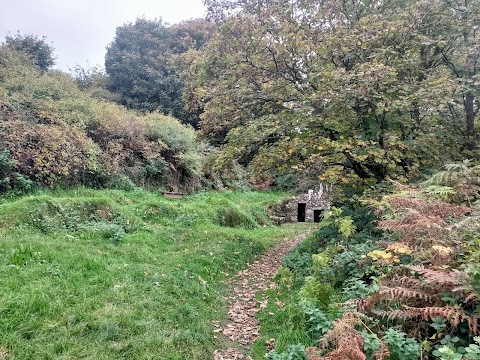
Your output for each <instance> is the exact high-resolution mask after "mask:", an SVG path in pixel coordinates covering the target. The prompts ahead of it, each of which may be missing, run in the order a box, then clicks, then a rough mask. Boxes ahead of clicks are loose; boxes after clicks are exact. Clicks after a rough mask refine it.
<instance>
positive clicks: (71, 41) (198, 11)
mask: <svg viewBox="0 0 480 360" xmlns="http://www.w3.org/2000/svg"><path fill="white" fill-rule="evenodd" d="M204 15H205V8H204V6H203V2H202V0H172V1H169V0H0V42H3V41H4V40H5V35H6V34H7V33H8V32H11V33H12V34H15V33H16V32H17V30H19V31H20V32H21V33H22V34H27V33H31V34H34V35H38V36H39V37H42V36H46V37H47V40H48V41H49V42H50V43H52V45H53V47H54V48H55V54H56V56H57V67H58V68H60V69H62V70H65V71H67V70H68V69H69V68H73V66H75V65H77V64H79V65H81V66H87V65H88V66H94V65H101V66H102V67H103V63H104V56H105V47H106V46H107V45H108V44H109V43H110V42H111V41H112V40H113V37H114V35H115V29H116V28H117V27H118V26H120V25H123V24H124V23H126V22H130V21H134V20H135V19H136V18H137V17H145V18H147V19H154V18H162V20H163V21H164V22H167V23H170V24H173V23H177V22H179V21H181V20H187V19H191V18H197V17H203V16H204Z"/></svg>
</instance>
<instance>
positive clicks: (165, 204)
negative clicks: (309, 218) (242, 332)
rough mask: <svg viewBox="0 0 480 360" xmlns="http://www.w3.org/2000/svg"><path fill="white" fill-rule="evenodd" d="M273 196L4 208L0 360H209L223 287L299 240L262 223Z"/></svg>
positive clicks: (0, 221) (87, 194) (67, 196)
mask: <svg viewBox="0 0 480 360" xmlns="http://www.w3.org/2000/svg"><path fill="white" fill-rule="evenodd" d="M283 196H284V195H282V194H275V193H253V192H245V193H228V192H227V193H204V194H198V195H195V196H190V197H187V198H185V199H182V200H168V199H165V198H163V197H162V196H161V195H159V194H155V193H149V192H121V191H94V190H83V189H82V190H75V191H73V190H72V191H67V192H56V193H47V194H43V195H35V196H30V197H23V198H18V199H15V200H10V201H4V203H2V204H1V205H0V228H1V232H0V283H1V284H2V291H1V293H0V358H2V356H3V358H9V359H53V358H55V359H72V358H88V359H122V358H124V359H208V358H210V357H211V354H212V351H213V350H214V346H215V345H214V341H215V339H214V333H213V328H212V324H211V321H212V320H214V319H219V318H222V316H224V315H225V314H224V310H223V309H224V308H223V300H222V297H221V294H222V292H223V291H224V290H225V289H224V285H223V281H224V280H225V279H227V278H228V277H229V276H231V275H233V274H234V273H235V272H236V271H238V270H239V269H240V268H242V267H244V266H245V265H246V263H247V262H248V261H250V260H251V259H252V258H254V257H255V256H256V255H258V254H259V253H260V252H262V251H263V250H265V249H266V248H267V247H269V246H270V245H272V244H274V243H275V242H277V241H279V240H281V239H282V238H285V237H288V236H293V235H294V234H295V233H297V232H298V231H299V230H298V227H295V226H288V227H280V228H276V227H273V226H271V225H270V223H269V220H268V218H267V217H266V215H265V213H264V207H265V205H266V204H267V203H271V202H275V201H280V200H281V199H282V198H283ZM2 354H4V355H2Z"/></svg>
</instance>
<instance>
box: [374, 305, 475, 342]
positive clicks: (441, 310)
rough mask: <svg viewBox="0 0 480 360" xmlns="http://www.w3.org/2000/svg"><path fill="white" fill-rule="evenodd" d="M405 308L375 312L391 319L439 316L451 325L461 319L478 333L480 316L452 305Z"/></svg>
mask: <svg viewBox="0 0 480 360" xmlns="http://www.w3.org/2000/svg"><path fill="white" fill-rule="evenodd" d="M403 308H404V309H405V310H390V311H383V310H375V311H372V312H373V313H374V314H376V315H378V316H382V317H386V318H387V319H389V320H395V319H402V320H406V319H411V318H421V319H423V320H424V321H429V320H431V321H433V320H434V319H435V318H436V317H437V316H439V317H441V318H442V319H445V320H447V321H448V322H449V323H450V324H451V325H453V326H458V324H459V323H460V322H461V321H465V322H467V324H468V327H469V330H470V333H471V334H475V335H476V334H478V332H479V329H478V316H476V315H475V316H473V317H471V316H468V315H467V314H465V313H464V312H463V311H461V310H458V309H455V308H453V307H451V306H437V307H422V308H416V307H411V306H407V305H403Z"/></svg>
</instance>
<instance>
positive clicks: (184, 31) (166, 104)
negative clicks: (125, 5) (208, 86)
mask: <svg viewBox="0 0 480 360" xmlns="http://www.w3.org/2000/svg"><path fill="white" fill-rule="evenodd" d="M213 32H214V25H213V24H212V23H210V22H208V21H206V20H201V19H197V20H190V21H186V22H183V23H180V24H176V25H173V26H167V25H166V24H164V23H163V22H162V21H161V20H146V19H137V20H136V21H135V23H129V24H125V25H123V26H120V27H118V28H117V31H116V36H115V39H114V40H113V42H112V43H111V44H110V45H109V46H108V49H107V54H106V57H105V69H106V72H107V74H108V75H109V77H110V79H111V84H110V90H112V91H114V92H117V93H119V94H120V95H121V103H122V104H123V105H125V106H127V107H129V108H133V109H137V110H140V111H144V112H153V111H161V112H163V113H164V114H171V115H173V116H175V117H177V118H179V119H181V120H183V121H185V122H190V123H195V122H196V120H197V119H196V115H195V114H191V113H189V112H187V111H186V110H185V106H184V103H183V100H182V92H183V82H182V80H181V78H180V69H179V59H178V56H179V54H182V53H185V52H186V51H188V50H189V49H198V48H200V47H202V46H203V45H204V44H205V42H206V41H208V40H209V38H210V37H211V36H212V34H213Z"/></svg>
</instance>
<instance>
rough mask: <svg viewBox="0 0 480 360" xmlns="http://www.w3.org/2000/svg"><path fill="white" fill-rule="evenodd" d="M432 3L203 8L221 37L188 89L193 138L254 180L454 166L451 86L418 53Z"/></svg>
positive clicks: (380, 175)
mask: <svg viewBox="0 0 480 360" xmlns="http://www.w3.org/2000/svg"><path fill="white" fill-rule="evenodd" d="M441 1H443V0H434V1H420V2H415V1H388V2H385V1H382V0H374V1H363V0H355V1H348V2H347V1H342V0H335V1H320V2H319V1H313V0H307V1H304V0H302V1H291V0H288V1H287V0H282V1H269V0H266V1H261V2H258V1H253V0H236V1H228V0H227V1H225V0H218V1H216V0H212V1H207V5H208V7H209V10H210V17H211V18H213V19H216V20H217V21H219V23H220V24H221V26H220V29H219V33H218V35H217V36H216V37H215V38H214V39H213V40H212V41H211V42H210V43H209V44H207V46H206V47H205V49H204V51H203V53H202V54H201V56H199V57H198V58H197V60H196V61H194V62H193V63H192V65H191V66H192V68H193V69H194V70H192V71H191V72H190V73H191V74H196V75H195V76H191V77H190V79H189V81H188V82H187V83H188V84H187V89H191V90H189V91H190V92H196V93H200V94H201V96H197V97H196V99H197V101H198V102H200V103H201V105H202V106H203V107H204V109H205V111H204V113H203V114H202V115H201V123H200V126H201V131H202V133H203V136H204V137H205V138H207V139H209V140H210V141H211V142H213V143H215V144H219V145H223V147H224V150H223V153H224V156H225V158H228V159H234V160H236V161H238V162H240V163H241V164H244V165H245V166H247V167H248V168H249V169H250V170H251V172H252V173H253V174H254V175H256V176H272V175H275V174H278V173H292V172H293V173H296V174H299V175H301V176H312V177H314V178H316V179H317V181H318V180H319V179H321V180H328V181H339V180H340V181H344V182H350V183H358V181H359V179H360V180H362V181H363V182H367V183H368V182H370V181H371V180H382V179H385V178H388V177H392V176H393V177H399V176H400V177H401V176H415V174H418V169H419V168H420V167H424V166H435V165H436V164H438V163H439V162H440V161H445V160H447V159H448V158H452V157H455V156H456V155H457V154H458V153H459V151H460V146H459V145H457V144H458V143H460V144H461V143H462V139H463V140H464V137H462V134H463V130H462V127H461V126H459V124H458V118H457V117H452V116H451V114H449V111H448V107H449V104H450V103H451V102H452V100H453V97H452V94H454V93H455V91H456V89H457V87H458V86H457V81H456V80H455V77H454V76H452V74H451V72H450V71H449V69H448V67H447V66H446V64H445V63H444V62H442V61H441V59H439V56H438V54H435V51H433V52H427V53H425V44H426V43H427V42H428V41H427V40H426V37H427V35H428V36H430V35H431V33H432V32H433V33H438V32H439V30H440V31H443V29H435V28H434V27H432V26H431V25H430V23H429V22H428V20H429V19H430V18H431V16H432V14H436V13H437V12H439V11H440V12H442V11H444V10H443V8H442V6H441V5H442V4H441ZM444 15H447V13H445V12H444ZM192 98H195V97H194V96H192ZM457 135H458V137H457Z"/></svg>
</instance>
